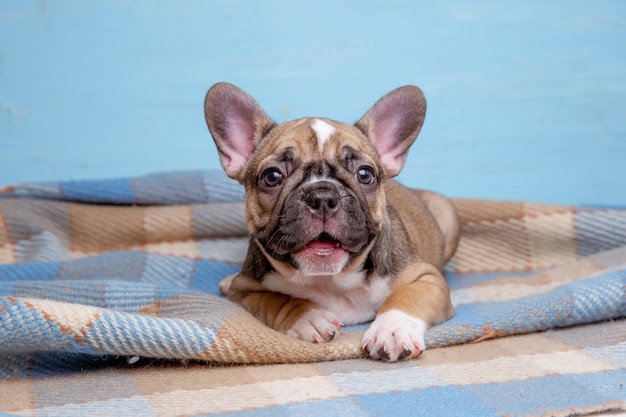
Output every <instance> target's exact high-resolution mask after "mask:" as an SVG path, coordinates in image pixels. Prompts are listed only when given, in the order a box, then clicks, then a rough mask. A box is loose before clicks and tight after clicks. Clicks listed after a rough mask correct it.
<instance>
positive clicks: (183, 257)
mask: <svg viewBox="0 0 626 417" xmlns="http://www.w3.org/2000/svg"><path fill="white" fill-rule="evenodd" d="M455 204H456V206H457V207H458V210H459V213H460V216H461V218H462V224H463V235H462V240H461V243H460V246H459V249H458V251H457V254H456V255H455V257H454V258H453V260H452V261H451V262H450V263H449V264H448V265H447V266H446V269H445V275H446V278H447V280H448V282H449V284H450V287H451V290H452V297H453V302H454V304H455V307H456V315H455V316H454V318H453V319H452V320H450V321H448V322H447V323H444V324H442V325H440V326H437V327H434V328H432V329H430V330H429V332H428V333H427V346H428V348H429V349H428V350H427V351H426V352H425V353H424V354H423V355H422V357H420V358H418V359H417V360H414V361H410V362H407V363H400V364H384V363H377V362H374V361H370V360H365V359H362V358H361V351H360V348H359V340H360V332H362V331H363V329H364V326H354V327H352V328H348V329H346V332H345V333H344V334H342V335H341V337H339V338H338V339H337V340H335V341H333V342H332V343H328V344H317V345H316V344H307V343H302V342H298V341H295V340H291V339H289V338H287V337H285V336H283V335H281V334H278V333H276V332H274V331H272V330H271V329H269V328H266V327H265V326H263V325H262V324H260V323H259V322H257V321H256V320H255V319H254V318H252V317H251V316H250V315H249V314H248V313H246V312H245V311H243V310H242V309H241V308H239V307H238V306H237V305H235V304H233V303H231V302H229V301H228V300H226V299H224V298H223V297H221V296H220V295H219V292H218V290H217V283H218V282H219V281H220V280H221V279H222V278H224V277H225V276H227V275H229V274H231V273H234V272H236V271H237V270H238V269H239V265H240V263H241V261H242V260H243V257H244V256H245V252H246V245H247V238H246V232H247V227H246V224H245V214H244V208H243V192H242V189H241V188H240V186H239V185H238V184H236V183H234V182H232V181H231V180H229V179H227V178H226V177H225V176H224V175H223V174H221V173H218V172H185V173H166V174H157V175H150V176H145V177H138V178H127V179H117V180H102V181H77V182H61V183H28V184H19V185H15V186H10V187H5V188H1V189H0V378H1V380H0V412H4V413H7V414H8V415H66V416H74V415H77V416H78V415H106V414H115V411H116V410H117V411H120V410H125V411H126V414H128V413H130V412H131V411H132V413H133V414H134V415H137V416H143V415H146V416H155V415H159V416H178V415H213V414H217V413H222V412H232V413H235V414H234V415H241V416H248V415H250V416H258V415H265V414H267V415H273V416H274V415H275V416H278V415H303V414H304V415H306V414H307V413H310V414H313V413H315V414H317V415H351V416H361V415H363V416H385V415H390V416H391V415H393V416H397V415H403V414H410V415H446V414H448V415H463V414H467V415H504V414H507V415H564V416H565V415H576V414H584V413H590V412H596V411H607V410H626V389H625V388H624V385H625V384H626V322H625V321H624V317H626V210H624V209H608V208H589V207H569V206H551V205H541V204H530V203H521V202H501V201H482V200H463V199H458V200H455ZM505 336H508V337H505ZM477 342H480V343H477ZM120 413H121V411H120ZM121 414H124V413H121Z"/></svg>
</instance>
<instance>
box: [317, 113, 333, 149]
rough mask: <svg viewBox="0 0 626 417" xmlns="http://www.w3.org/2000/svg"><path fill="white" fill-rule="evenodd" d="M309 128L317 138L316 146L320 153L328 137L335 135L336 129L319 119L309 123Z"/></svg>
mask: <svg viewBox="0 0 626 417" xmlns="http://www.w3.org/2000/svg"><path fill="white" fill-rule="evenodd" d="M311 128H312V129H313V131H314V132H315V135H316V136H317V146H319V148H320V152H323V150H324V144H325V143H326V141H327V140H328V138H330V136H331V135H332V134H333V133H335V130H336V129H335V127H334V126H332V125H331V124H329V123H327V122H325V121H323V120H320V119H315V120H314V121H313V123H311Z"/></svg>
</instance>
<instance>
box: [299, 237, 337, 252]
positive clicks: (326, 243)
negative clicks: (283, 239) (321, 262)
mask: <svg viewBox="0 0 626 417" xmlns="http://www.w3.org/2000/svg"><path fill="white" fill-rule="evenodd" d="M305 249H309V250H311V251H313V252H314V253H315V254H316V255H317V256H329V255H331V254H332V253H333V251H335V250H337V249H340V247H339V244H338V243H337V242H335V241H333V240H313V241H311V242H309V243H308V244H307V245H306V247H305Z"/></svg>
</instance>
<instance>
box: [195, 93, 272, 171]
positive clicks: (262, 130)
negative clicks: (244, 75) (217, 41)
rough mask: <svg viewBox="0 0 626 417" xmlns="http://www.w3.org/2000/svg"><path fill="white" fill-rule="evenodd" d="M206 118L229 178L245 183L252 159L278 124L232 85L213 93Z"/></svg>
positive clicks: (207, 98)
mask: <svg viewBox="0 0 626 417" xmlns="http://www.w3.org/2000/svg"><path fill="white" fill-rule="evenodd" d="M204 116H205V118H206V123H207V126H208V127H209V131H210V132H211V136H213V140H214V141H215V144H216V145H217V150H218V152H219V157H220V163H221V164H222V167H223V168H224V171H226V174H227V175H228V176H229V177H231V178H234V179H236V180H238V181H239V182H243V180H244V177H245V171H246V168H247V167H248V161H249V159H250V155H252V153H253V152H254V151H255V149H256V147H257V145H258V143H259V141H260V140H261V138H262V137H263V136H264V135H265V134H266V133H267V132H268V131H269V130H270V129H271V128H272V127H273V126H274V124H275V123H274V121H273V120H272V119H270V118H269V116H268V115H267V114H266V113H265V112H264V111H263V109H262V108H261V106H259V105H258V104H257V102H256V101H254V99H253V98H252V97H250V96H249V95H248V94H246V93H245V92H244V91H243V90H241V89H239V88H237V87H235V86H234V85H232V84H228V83H218V84H215V85H214V86H213V87H211V88H210V89H209V91H208V92H207V94H206V98H205V100H204Z"/></svg>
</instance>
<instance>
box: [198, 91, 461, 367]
mask: <svg viewBox="0 0 626 417" xmlns="http://www.w3.org/2000/svg"><path fill="white" fill-rule="evenodd" d="M204 110H205V116H206V122H207V125H208V127H209V130H210V132H211V135H212V136H213V139H214V140H215V143H216V145H217V149H218V152H219V158H220V162H221V164H222V167H223V168H224V170H225V171H226V174H227V175H228V176H230V177H232V178H234V179H236V180H237V181H239V182H240V183H241V184H243V185H244V186H245V190H246V201H245V205H246V216H247V222H248V227H249V231H250V244H249V248H248V252H247V256H246V258H245V261H244V264H243V266H242V269H241V272H239V273H237V274H235V275H233V276H230V277H228V278H226V279H225V280H224V281H223V282H222V283H221V284H220V289H221V290H222V292H223V293H224V294H226V296H227V297H228V298H229V299H231V300H233V301H235V302H237V303H239V304H241V305H242V306H243V307H244V308H245V309H246V310H248V311H249V312H250V313H252V314H253V315H254V316H256V317H257V318H258V319H259V320H261V321H262V322H263V323H265V324H266V325H268V326H270V327H272V328H273V329H276V330H278V331H280V332H283V333H285V334H287V335H289V336H291V337H294V338H296V339H301V340H304V341H308V342H317V343H319V342H328V341H331V340H332V339H333V338H334V337H335V336H336V335H337V334H338V333H339V332H340V329H341V326H343V325H350V324H356V323H365V322H368V321H371V320H372V319H373V322H372V323H371V325H370V326H369V329H368V330H367V331H366V332H365V333H364V335H363V339H362V347H363V350H364V352H365V354H366V355H368V356H369V357H371V358H373V359H382V360H385V361H389V362H394V361H398V360H403V359H408V358H413V357H416V356H418V355H419V354H420V353H421V352H423V351H424V349H425V343H424V335H425V332H426V329H427V328H428V327H429V326H431V325H433V324H438V323H441V322H444V321H445V320H447V319H449V318H450V317H451V316H452V315H453V313H454V311H453V308H452V304H451V302H450V292H449V289H448V285H447V283H446V281H445V280H444V278H443V276H442V275H441V269H442V267H443V266H444V264H445V263H446V262H447V261H448V260H449V259H450V258H451V257H452V255H453V253H454V251H455V249H456V247H457V244H458V241H459V234H460V232H459V230H460V229H459V221H458V217H457V213H456V210H455V208H454V206H453V204H452V203H451V202H450V201H449V200H447V199H446V198H445V197H443V196H441V195H439V194H436V193H433V192H429V191H420V190H412V189H408V188H405V187H404V186H402V185H400V184H399V183H398V182H396V181H394V180H392V179H391V178H392V177H394V176H396V175H397V174H398V173H399V172H400V170H401V169H402V167H403V165H404V163H405V161H406V158H407V153H408V150H409V147H410V146H411V144H412V143H413V141H414V140H415V138H416V137H417V135H418V133H419V131H420V129H421V127H422V123H423V121H424V116H425V112H426V102H425V100H424V96H423V95H422V92H421V90H420V89H419V88H417V87H413V86H405V87H400V88H398V89H396V90H394V91H392V92H390V93H389V94H387V95H385V96H384V97H382V98H381V99H380V100H378V102H376V103H375V104H374V105H373V106H372V107H371V108H370V109H369V110H368V111H367V112H366V113H365V115H364V116H363V117H362V118H361V119H360V120H359V121H358V122H356V124H354V125H349V124H346V123H342V122H338V121H334V120H330V119H326V118H303V119H299V120H294V121H290V122H286V123H282V124H277V123H275V122H274V121H273V120H272V119H270V118H269V117H268V116H267V114H266V113H265V112H264V111H263V109H262V108H261V107H260V106H259V105H258V104H257V103H256V101H254V99H252V98H251V97H250V96H249V95H247V94H246V93H245V92H243V91H242V90H240V89H239V88H237V87H235V86H233V85H231V84H227V83H219V84H216V85H214V86H213V87H212V88H211V89H210V90H209V91H208V93H207V95H206V100H205V104H204Z"/></svg>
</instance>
